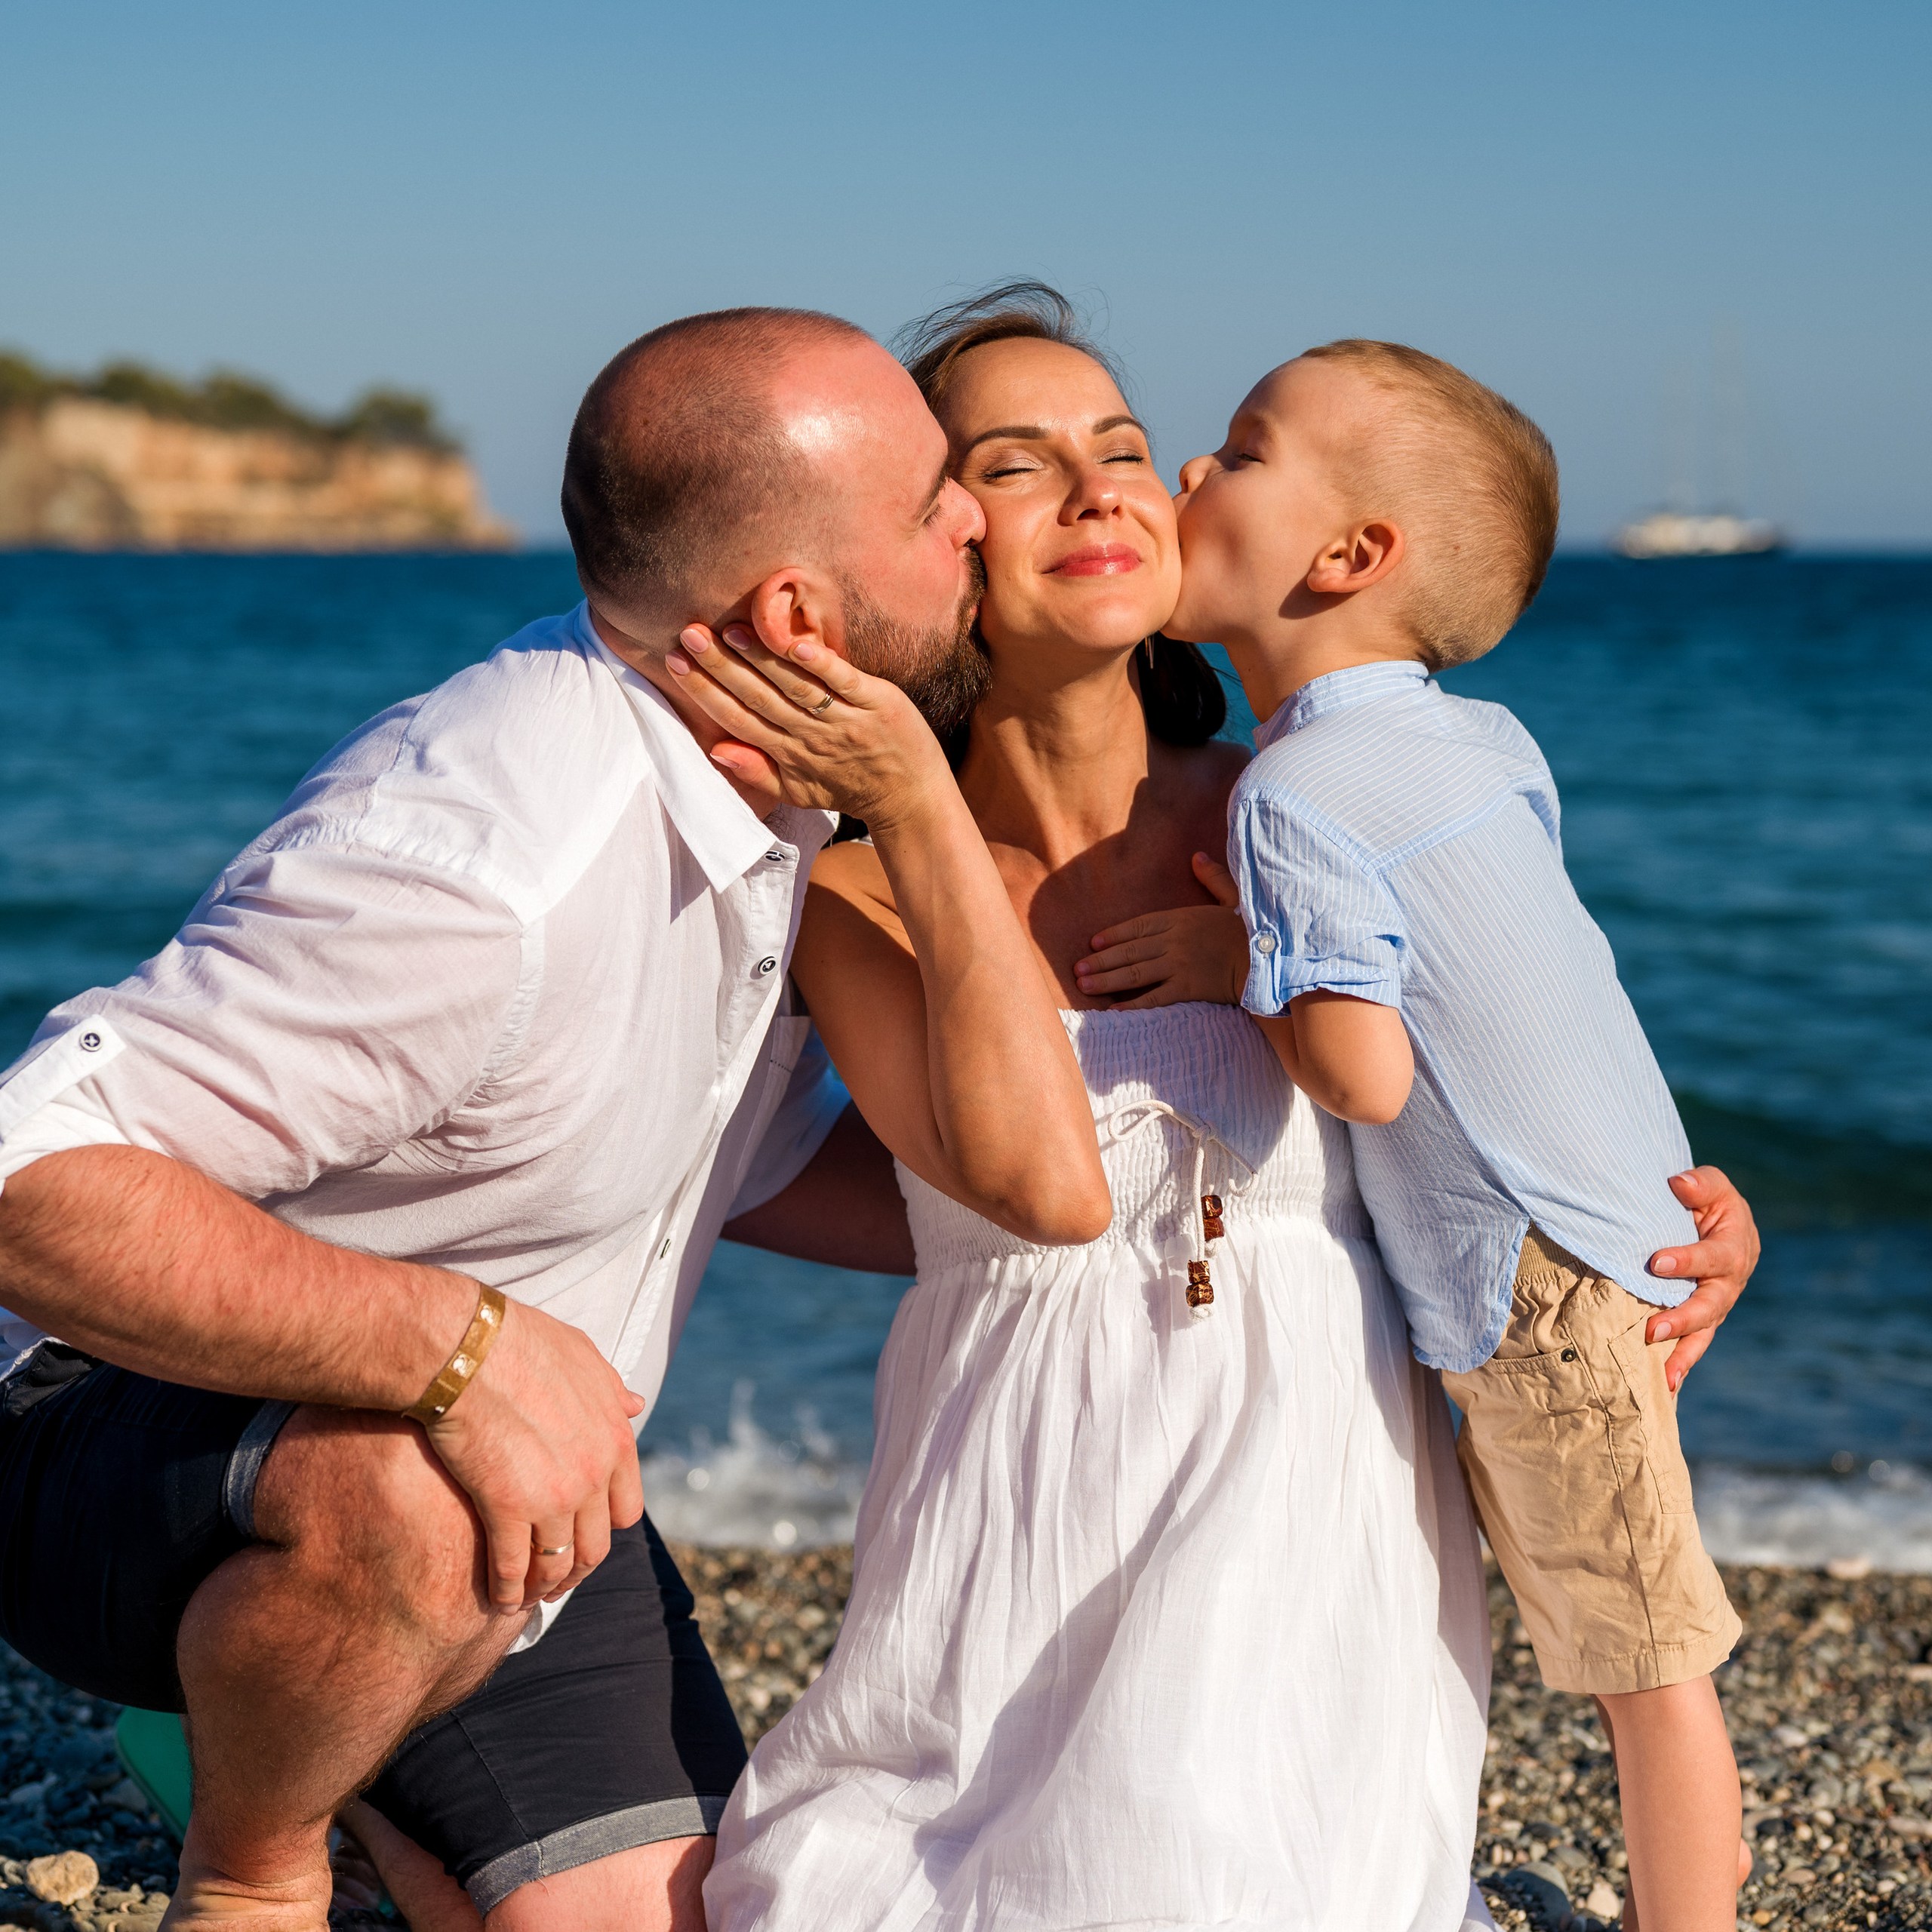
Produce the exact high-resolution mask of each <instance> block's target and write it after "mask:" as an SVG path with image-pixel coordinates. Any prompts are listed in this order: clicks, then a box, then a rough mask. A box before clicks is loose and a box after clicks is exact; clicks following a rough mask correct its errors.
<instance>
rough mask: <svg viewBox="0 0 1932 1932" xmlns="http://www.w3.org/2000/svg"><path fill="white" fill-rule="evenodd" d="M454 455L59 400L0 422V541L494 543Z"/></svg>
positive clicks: (485, 511)
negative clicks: (209, 422) (222, 424)
mask: <svg viewBox="0 0 1932 1932" xmlns="http://www.w3.org/2000/svg"><path fill="white" fill-rule="evenodd" d="M512 535H513V533H512V531H511V530H510V528H509V526H508V525H506V524H504V523H503V522H501V521H499V519H498V518H496V517H494V516H493V515H491V512H490V509H489V507H488V505H487V504H486V503H485V502H484V500H483V494H482V491H481V487H480V485H478V481H477V479H476V475H475V471H473V470H472V469H471V468H470V466H469V463H467V462H466V461H465V460H464V459H463V457H462V456H461V455H460V454H459V453H457V451H454V450H451V449H448V448H438V447H435V446H432V445H424V444H416V443H408V442H394V441H377V440H365V439H359V438H354V437H349V436H333V437H331V436H320V435H305V434H303V433H301V432H299V431H294V430H289V429H279V428H275V429H230V428H223V427H217V426H211V425H209V424H208V423H196V422H192V421H184V420H178V419H174V418H171V417H168V416H165V415H158V414H154V413H152V412H151V411H148V410H146V409H143V408H136V407H131V406H129V405H126V404H123V403H120V402H115V401H102V400H100V399H97V398H94V397H90V396H85V395H54V396H50V397H48V398H45V399H44V400H37V401H35V403H33V404H32V405H26V406H17V407H14V408H11V409H8V410H6V411H5V413H4V414H0V546H8V547H14V548H21V547H26V546H57V547H60V548H63V549H91V550H417V549H462V550H477V549H503V548H505V547H506V546H508V545H509V543H510V542H511V541H512Z"/></svg>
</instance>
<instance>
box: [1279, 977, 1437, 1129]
mask: <svg viewBox="0 0 1932 1932" xmlns="http://www.w3.org/2000/svg"><path fill="white" fill-rule="evenodd" d="M1253 1017H1254V1023H1255V1024H1256V1025H1257V1026H1259V1027H1260V1029H1261V1031H1262V1032H1263V1035H1266V1038H1267V1041H1268V1044H1269V1045H1270V1046H1272V1048H1274V1049H1275V1058H1276V1059H1278V1060H1279V1061H1280V1062H1281V1065H1282V1066H1283V1067H1284V1069H1286V1071H1287V1076H1288V1078H1290V1079H1291V1080H1292V1081H1294V1083H1295V1084H1296V1085H1297V1087H1299V1088H1300V1089H1301V1090H1302V1091H1303V1093H1305V1094H1306V1095H1307V1096H1308V1097H1309V1099H1310V1100H1312V1101H1313V1102H1314V1103H1315V1105H1316V1106H1318V1107H1321V1108H1324V1109H1326V1110H1327V1112H1330V1113H1331V1114H1333V1115H1335V1116H1336V1118H1337V1119H1340V1120H1348V1121H1356V1122H1357V1123H1358V1124H1361V1125H1362V1126H1364V1127H1379V1126H1381V1125H1383V1124H1385V1123H1386V1122H1387V1121H1392V1120H1393V1119H1394V1118H1395V1116H1396V1115H1398V1114H1399V1113H1400V1112H1401V1111H1402V1109H1403V1108H1404V1106H1407V1104H1408V1098H1409V1089H1410V1088H1411V1086H1412V1085H1414V1082H1415V1074H1416V1061H1415V1055H1414V1052H1413V1051H1411V1048H1410V1046H1409V1035H1408V1029H1407V1028H1406V1027H1405V1026H1403V1024H1402V1016H1401V1014H1399V1013H1398V1012H1397V1011H1395V1008H1393V1007H1392V1006H1381V1005H1378V1004H1377V1003H1376V1002H1375V1001H1374V1000H1367V999H1356V998H1353V997H1352V995H1349V994H1347V993H1331V992H1324V991H1321V990H1320V989H1318V990H1316V991H1315V992H1307V993H1303V994H1301V995H1299V996H1298V997H1297V998H1295V999H1294V1000H1292V1001H1290V1002H1289V1005H1288V1010H1287V1012H1286V1013H1284V1014H1278V1015H1277V1016H1276V1017H1274V1018H1273V1019H1263V1018H1260V1017H1259V1016H1253Z"/></svg>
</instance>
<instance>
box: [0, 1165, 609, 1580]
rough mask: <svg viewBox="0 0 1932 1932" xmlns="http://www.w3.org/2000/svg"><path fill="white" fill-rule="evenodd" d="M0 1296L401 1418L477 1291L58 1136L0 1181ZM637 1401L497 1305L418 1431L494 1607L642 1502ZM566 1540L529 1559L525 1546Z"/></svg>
mask: <svg viewBox="0 0 1932 1932" xmlns="http://www.w3.org/2000/svg"><path fill="white" fill-rule="evenodd" d="M0 1282H4V1283H5V1289H6V1298H7V1301H8V1306H11V1308H12V1309H14V1311H15V1312H17V1313H18V1314H20V1315H24V1316H26V1318H27V1319H29V1321H34V1322H35V1323H37V1324H38V1325H39V1326H40V1327H43V1328H45V1329H46V1330H47V1331H48V1333H49V1334H55V1335H59V1336H61V1337H64V1338H65V1339H66V1340H67V1341H68V1342H69V1343H71V1344H72V1346H74V1347H75V1348H78V1349H86V1350H87V1352H88V1353H89V1354H90V1355H98V1356H99V1357H100V1358H101V1359H102V1360H103V1361H111V1362H114V1363H115V1364H118V1366H120V1367H122V1368H126V1369H130V1370H131V1371H133V1372H134V1374H137V1375H152V1376H154V1377H157V1378H158V1379H159V1380H162V1381H164V1382H179V1383H186V1385H187V1386H189V1387H190V1388H195V1389H220V1390H223V1391H225V1392H228V1393H229V1394H232V1395H256V1396H262V1397H268V1398H279V1399H281V1400H283V1401H291V1402H307V1403H314V1404H318V1406H320V1407H325V1408H341V1409H373V1410H375V1411H378V1412H379V1413H382V1414H389V1415H397V1414H401V1412H402V1411H404V1410H405V1409H406V1408H408V1406H409V1405H410V1404H411V1403H412V1402H414V1401H415V1400H416V1399H417V1397H418V1396H419V1395H421V1394H422V1392H423V1388H424V1386H425V1385H426V1383H428V1381H429V1378H430V1377H431V1376H432V1375H433V1374H435V1372H436V1371H437V1370H438V1368H439V1367H441V1365H442V1364H443V1363H444V1362H445V1361H448V1359H449V1352H450V1349H451V1346H453V1345H454V1343H456V1341H457V1340H458V1339H459V1338H460V1337H461V1335H462V1334H463V1329H464V1326H465V1324H466V1323H467V1322H468V1321H469V1318H470V1315H471V1312H472V1310H473V1309H475V1306H476V1284H475V1281H472V1280H470V1279H469V1278H467V1277H466V1276H464V1275H457V1274H453V1273H451V1272H449V1271H448V1269H441V1268H432V1267H429V1266H425V1265H423V1264H422V1263H418V1262H414V1261H391V1260H385V1259H384V1258H383V1257H381V1256H380V1255H374V1254H357V1253H355V1252H354V1251H352V1250H351V1249H349V1248H343V1247H333V1246H331V1244H329V1243H328V1242H327V1241H317V1240H315V1239H314V1238H312V1236H310V1235H305V1234H301V1233H299V1232H297V1230H296V1229H294V1228H291V1227H289V1226H286V1225H285V1223H282V1222H280V1221H278V1220H275V1217H273V1216H272V1214H265V1213H264V1212H263V1211H262V1210H261V1209H260V1207H257V1206H255V1205H254V1203H253V1202H252V1201H244V1200H242V1198H240V1196H238V1195H235V1194H233V1193H231V1192H229V1190H228V1189H226V1188H225V1187H223V1186H220V1185H219V1184H218V1183H216V1182H214V1181H212V1180H209V1179H208V1177H207V1176H206V1175H205V1174H197V1173H196V1172H195V1170H194V1169H193V1168H189V1167H186V1166H184V1165H183V1164H182V1163H180V1161H172V1160H170V1159H169V1158H168V1157H167V1155H164V1154H155V1153H152V1152H149V1151H148V1150H147V1149H144V1148H139V1147H77V1148H73V1149H69V1151H68V1152H65V1153H60V1154H48V1155H45V1156H43V1157H42V1158H41V1159H39V1160H38V1161H35V1162H33V1164H32V1165H31V1166H29V1167H26V1168H22V1169H21V1170H20V1171H19V1173H17V1174H14V1176H12V1177H11V1178H10V1179H9V1180H8V1183H7V1185H6V1187H5V1191H4V1192H0ZM643 1407H644V1404H643V1403H642V1402H641V1401H640V1400H639V1399H638V1398H637V1397H636V1396H635V1395H632V1394H631V1393H630V1392H629V1390H628V1389H626V1388H625V1387H624V1386H623V1383H622V1382H621V1381H620V1380H619V1379H618V1377H617V1371H616V1370H615V1369H614V1368H612V1367H611V1365H610V1364H608V1362H607V1361H605V1359H604V1358H603V1357H602V1356H601V1355H599V1354H598V1352H597V1350H596V1348H595V1346H594V1345H593V1344H592V1342H591V1340H590V1338H589V1337H588V1336H587V1335H585V1334H583V1333H581V1332H580V1331H579V1330H577V1329H575V1328H571V1327H566V1326H565V1324H563V1323H562V1322H561V1321H557V1320H556V1319H555V1318H554V1317H552V1316H550V1315H545V1314H543V1313H542V1312H540V1311H539V1310H538V1309H534V1308H526V1307H524V1306H521V1305H520V1304H518V1303H514V1302H513V1303H511V1304H510V1306H509V1309H508V1311H507V1312H506V1315H505V1316H504V1320H503V1333H502V1334H500V1335H499V1336H498V1337H497V1341H496V1346H494V1348H493V1349H491V1351H490V1355H489V1358H488V1360H487V1361H485V1363H484V1364H483V1366H482V1367H481V1368H480V1369H478V1371H477V1372H476V1375H475V1379H474V1380H473V1381H472V1383H470V1386H469V1387H468V1388H467V1389H465V1390H464V1392H463V1395H462V1397H461V1398H460V1400H459V1401H457V1402H456V1403H455V1404H453V1405H452V1407H451V1409H450V1411H449V1413H448V1415H447V1416H446V1417H445V1418H444V1419H443V1420H442V1421H441V1422H439V1423H437V1424H436V1425H435V1427H434V1428H432V1429H431V1430H430V1431H429V1439H430V1441H431V1442H432V1444H434V1445H435V1448H436V1451H437V1452H438V1454H439V1455H441V1457H442V1459H443V1461H444V1463H445V1464H446V1465H447V1466H448V1469H449V1472H450V1473H451V1475H453V1476H454V1477H455V1478H456V1480H457V1481H458V1482H459V1483H460V1484H461V1485H462V1486H463V1489H464V1490H465V1491H466V1492H467V1493H468V1494H469V1498H470V1500H471V1501H472V1503H475V1506H476V1510H477V1513H478V1515H479V1516H481V1518H482V1520H483V1526H484V1528H485V1532H486V1533H487V1534H488V1538H489V1544H490V1551H489V1569H490V1595H491V1601H493V1602H494V1603H496V1604H500V1605H501V1606H502V1607H504V1608H505V1609H515V1608H517V1607H520V1606H521V1605H522V1604H526V1603H534V1602H535V1601H537V1599H538V1598H540V1597H543V1596H546V1595H552V1594H554V1593H555V1592H556V1591H558V1590H559V1589H564V1588H566V1587H567V1586H569V1585H571V1584H573V1583H578V1582H580V1581H581V1580H582V1579H583V1577H586V1576H587V1575H588V1574H589V1573H590V1571H592V1569H593V1568H594V1567H595V1566H596V1564H597V1563H598V1561H600V1560H601V1558H602V1557H603V1555H604V1552H605V1551H606V1550H607V1549H609V1548H610V1546H611V1524H613V1523H617V1524H630V1523H634V1522H635V1521H637V1519H638V1516H639V1515H640V1514H641V1512H642V1509H643V1502H642V1497H641V1491H640V1490H639V1487H638V1472H637V1448H636V1444H635V1443H634V1442H633V1441H632V1437H631V1431H630V1418H631V1417H633V1416H635V1415H636V1414H638V1413H639V1412H640V1411H641V1410H642V1408H643ZM537 1543H545V1544H549V1545H551V1546H555V1545H557V1544H560V1543H567V1544H569V1545H571V1546H572V1547H571V1548H570V1549H568V1550H567V1551H566V1552H565V1553H564V1554H563V1555H561V1556H560V1557H549V1558H537V1557H534V1556H533V1554H532V1549H533V1546H534V1544H537Z"/></svg>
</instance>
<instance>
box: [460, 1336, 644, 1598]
mask: <svg viewBox="0 0 1932 1932" xmlns="http://www.w3.org/2000/svg"><path fill="white" fill-rule="evenodd" d="M643 1408H644V1403H643V1401H642V1400H641V1398H639V1397H638V1396H636V1395H632V1393H631V1392H630V1391H629V1389H626V1387H625V1386H624V1385H623V1382H622V1381H621V1380H620V1379H619V1377H618V1374H617V1371H616V1370H615V1369H614V1368H613V1367H611V1364H609V1363H608V1362H607V1361H605V1359H604V1358H603V1357H602V1356H601V1355H599V1354H598V1352H597V1350H596V1348H595V1346H594V1345H593V1344H592V1342H591V1340H590V1338H589V1336H587V1335H586V1334H584V1333H583V1331H582V1330H581V1329H577V1328H573V1327H570V1326H569V1325H568V1324H566V1323H564V1322H561V1321H557V1320H556V1319H555V1318H554V1317H552V1316H550V1315H546V1314H544V1313H543V1312H542V1311H541V1310H540V1309H534V1308H528V1307H525V1306H523V1305H522V1304H521V1303H516V1302H512V1303H511V1304H510V1305H509V1310H508V1312H507V1313H506V1315H505V1317H504V1321H503V1333H502V1334H500V1336H499V1337H497V1343H496V1346H494V1348H493V1349H491V1351H490V1355H489V1359H488V1361H485V1363H484V1364H483V1366H482V1367H481V1368H480V1369H478V1371H476V1375H475V1380H473V1381H472V1383H470V1385H469V1387H468V1388H467V1389H465V1390H464V1391H463V1395H462V1397H461V1398H460V1400H458V1401H457V1402H455V1403H454V1404H452V1405H451V1408H450V1411H449V1413H448V1414H447V1415H445V1417H443V1419H442V1420H441V1421H440V1422H437V1423H431V1424H430V1425H429V1441H430V1444H431V1446H432V1447H433V1448H434V1449H435V1452H436V1454H438V1456H440V1457H441V1458H442V1460H443V1463H444V1466H445V1468H447V1469H448V1471H449V1472H450V1474H451V1475H453V1476H454V1477H455V1478H456V1479H457V1481H458V1482H459V1483H460V1484H462V1486H463V1489H464V1491H466V1493H467V1494H468V1496H469V1500H470V1501H471V1502H472V1503H474V1504H475V1507H476V1513H477V1515H478V1516H479V1517H481V1518H482V1521H483V1530H484V1534H485V1536H486V1537H488V1540H489V1554H488V1559H487V1570H488V1584H489V1592H490V1601H491V1603H492V1604H494V1605H495V1606H496V1607H497V1608H498V1609H500V1610H503V1611H520V1610H525V1609H527V1608H528V1607H529V1606H531V1604H535V1603H537V1602H539V1601H541V1600H543V1598H549V1597H553V1596H555V1595H557V1594H558V1592H560V1591H563V1590H567V1589H574V1588H575V1587H576V1586H577V1585H578V1584H579V1583H582V1582H583V1580H584V1578H585V1577H587V1576H589V1574H590V1573H591V1571H593V1570H594V1569H595V1568H596V1567H597V1566H598V1564H600V1563H601V1562H602V1561H603V1560H604V1558H605V1556H606V1555H608V1554H609V1552H610V1548H611V1530H612V1529H613V1528H614V1527H615V1528H618V1529H626V1528H628V1527H629V1526H630V1525H631V1524H632V1523H635V1521H637V1520H638V1518H639V1517H640V1516H641V1515H643V1514H644V1491H643V1489H642V1487H641V1484H640V1483H639V1481H638V1467H637V1443H636V1441H635V1438H634V1437H633V1436H632V1433H631V1423H632V1420H633V1419H634V1418H635V1417H637V1416H638V1414H641V1411H642V1410H643ZM544 1549H552V1550H558V1551H560V1552H561V1553H559V1554H558V1555H548V1556H546V1555H543V1554H541V1553H540V1552H542V1551H543V1550H544Z"/></svg>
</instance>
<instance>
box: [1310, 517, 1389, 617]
mask: <svg viewBox="0 0 1932 1932" xmlns="http://www.w3.org/2000/svg"><path fill="white" fill-rule="evenodd" d="M1407 547H1408V541H1407V538H1405V537H1404V536H1403V534H1402V531H1401V525H1399V524H1394V523H1391V522H1390V521H1389V519H1388V518H1386V517H1377V518H1373V519H1372V520H1371V521H1369V522H1367V523H1358V524H1356V525H1354V526H1353V527H1352V528H1350V529H1348V530H1345V531H1343V532H1341V534H1340V535H1339V536H1337V537H1334V538H1333V539H1331V540H1330V541H1329V542H1328V543H1324V544H1323V545H1322V546H1321V551H1320V552H1319V554H1318V555H1317V556H1316V558H1315V562H1314V565H1313V566H1312V568H1310V570H1309V573H1308V587H1309V589H1311V590H1312V591H1314V592H1316V593H1317V594H1318V595H1321V596H1324V597H1348V596H1352V595H1353V594H1354V593H1355V592H1356V591H1358V590H1366V589H1367V588H1368V587H1369V586H1370V585H1371V584H1372V583H1380V582H1381V581H1382V580H1383V578H1384V577H1386V576H1387V575H1388V574H1389V572H1390V571H1392V570H1393V569H1394V568H1395V566H1396V565H1398V564H1399V563H1400V562H1401V561H1402V553H1403V552H1404V550H1406V549H1407Z"/></svg>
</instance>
